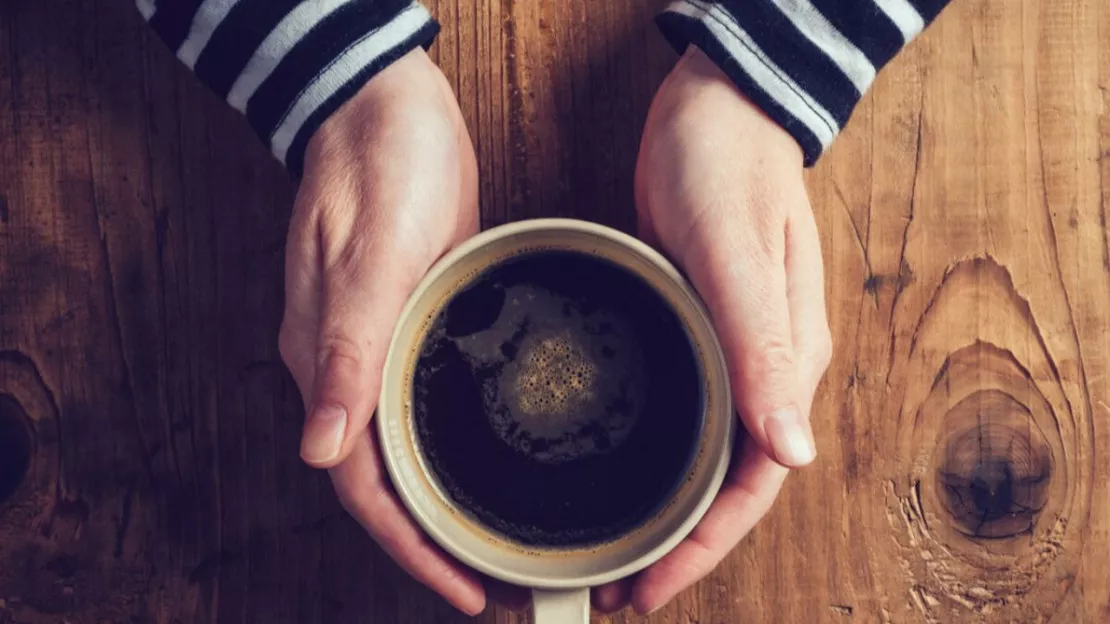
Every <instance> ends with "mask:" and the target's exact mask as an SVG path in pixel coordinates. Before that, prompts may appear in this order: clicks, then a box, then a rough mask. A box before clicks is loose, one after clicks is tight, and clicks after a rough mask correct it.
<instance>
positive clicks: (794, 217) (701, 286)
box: [593, 47, 832, 613]
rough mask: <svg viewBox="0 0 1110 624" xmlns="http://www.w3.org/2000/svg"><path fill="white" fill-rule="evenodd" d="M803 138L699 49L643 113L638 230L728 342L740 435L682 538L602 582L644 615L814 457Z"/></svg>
mask: <svg viewBox="0 0 1110 624" xmlns="http://www.w3.org/2000/svg"><path fill="white" fill-rule="evenodd" d="M802 169H803V167H802V152H801V148H800V147H799V146H798V144H797V143H796V142H795V140H794V139H793V138H792V137H791V136H790V135H789V134H788V133H787V132H786V131H785V130H783V129H782V128H781V127H780V126H778V125H777V124H775V122H773V121H772V120H771V119H769V118H768V117H766V116H765V115H764V114H763V113H762V111H760V110H759V109H758V108H757V107H756V106H755V105H754V104H752V103H751V102H750V101H749V100H748V99H747V98H745V97H744V96H743V95H742V94H741V92H740V91H739V90H738V89H737V88H736V87H735V86H734V84H733V83H732V82H731V81H730V80H729V79H728V77H727V76H726V75H725V74H724V73H723V72H721V70H720V69H718V68H717V66H716V65H714V64H713V62H712V61H711V60H710V59H709V58H708V57H706V56H705V55H704V54H703V53H702V52H701V51H699V50H698V49H697V48H694V47H691V48H690V50H689V51H688V52H687V53H686V55H684V56H683V58H682V59H681V60H680V61H679V63H678V65H677V66H676V67H675V68H674V70H673V71H672V72H671V74H670V75H669V76H668V78H667V79H666V81H665V82H664V83H663V85H662V86H661V87H660V89H659V92H658V93H657V95H656V97H655V101H654V102H653V104H652V107H651V111H650V113H649V114H648V121H647V125H646V127H645V130H644V136H643V141H642V143H641V146H640V157H639V162H638V164H637V168H636V204H637V212H638V215H639V221H640V234H641V236H642V237H643V238H644V239H645V240H647V241H648V242H649V243H651V244H654V245H656V246H659V247H661V248H662V249H663V251H665V252H666V253H667V254H668V255H669V256H670V257H671V258H672V259H673V260H675V261H676V262H678V264H680V265H681V266H682V267H683V268H684V269H685V271H686V273H687V275H689V278H690V280H691V282H692V283H693V285H694V287H695V288H696V289H697V291H698V292H699V294H700V295H701V296H702V298H703V299H704V301H705V303H706V305H707V307H708V308H709V311H710V314H711V316H712V318H713V324H714V328H715V330H716V332H717V335H718V336H719V338H720V340H721V345H722V347H723V349H724V352H725V359H726V360H727V363H728V368H729V379H730V382H731V384H732V392H733V396H734V399H735V405H736V409H737V411H738V412H739V414H740V418H741V420H742V422H743V425H744V429H745V431H744V432H742V433H741V434H740V435H739V436H738V442H737V447H736V450H735V454H734V456H733V459H732V464H731V466H730V468H729V473H728V476H727V478H726V480H725V483H724V485H723V486H722V488H721V491H720V493H719V494H718V495H717V498H716V500H715V501H714V502H713V504H712V506H711V507H710V508H709V511H708V512H707V513H706V515H705V517H704V518H703V519H702V521H701V522H700V523H699V524H698V526H697V527H696V528H695V529H694V531H693V532H692V533H691V534H690V535H689V536H688V537H687V538H686V540H685V541H683V542H682V543H681V544H679V546H678V547H677V548H676V549H675V550H673V551H671V552H670V553H669V554H667V555H666V556H664V557H663V558H662V559H661V560H659V561H658V562H657V563H655V564H654V565H652V566H650V567H649V568H647V569H646V570H644V571H643V572H641V573H640V574H639V575H637V576H636V577H634V578H632V579H625V580H623V581H618V582H616V583H612V584H609V585H606V586H603V587H600V588H597V589H596V590H595V591H594V596H593V598H594V604H595V606H596V607H597V608H598V609H600V610H602V611H614V610H617V609H620V608H622V607H623V606H624V605H625V604H627V603H628V602H629V601H631V603H632V605H633V607H634V608H635V609H636V610H637V611H639V612H640V613H649V612H651V611H654V610H656V609H658V608H659V607H661V606H663V605H664V604H666V603H667V602H668V601H670V600H671V599H672V598H673V597H674V596H675V595H676V594H677V593H678V592H680V591H682V590H683V589H685V588H686V587H688V586H690V585H692V584H694V583H695V582H697V581H698V580H699V579H701V578H702V577H704V576H705V575H706V574H708V573H709V572H710V571H712V570H713V568H715V567H716V566H717V564H718V563H720V561H721V560H722V559H723V558H724V557H725V555H727V554H728V553H729V551H730V550H732V548H733V547H734V546H736V544H737V543H738V542H739V541H740V539H741V538H743V537H744V536H745V535H746V534H747V533H748V532H749V531H750V530H751V529H752V527H753V526H754V525H755V524H756V522H758V521H759V520H760V519H761V518H762V517H763V516H764V514H766V513H767V511H768V510H769V509H770V507H771V504H772V503H773V502H774V500H775V497H776V496H777V495H778V492H779V489H780V488H781V487H782V484H783V481H784V479H785V478H786V474H787V470H788V468H793V467H800V466H804V465H806V464H808V463H810V462H812V461H813V459H814V457H815V454H816V450H815V447H814V442H813V434H812V432H811V430H810V425H809V412H810V408H811V406H812V403H813V397H814V394H815V392H816V389H817V384H818V383H819V382H820V380H821V377H822V376H823V375H824V373H825V370H826V368H827V367H828V364H829V359H830V357H831V353H832V351H831V340H830V335H829V328H828V321H827V320H826V316H825V297H824V285H823V281H824V278H823V267H822V264H821V247H820V239H819V237H818V234H817V227H816V223H815V222H814V218H813V213H812V211H811V209H810V205H809V199H808V197H807V195H806V190H805V186H804V184H803V180H802Z"/></svg>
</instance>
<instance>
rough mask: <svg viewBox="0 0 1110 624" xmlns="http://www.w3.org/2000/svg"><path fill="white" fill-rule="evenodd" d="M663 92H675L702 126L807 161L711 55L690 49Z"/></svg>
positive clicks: (772, 120) (678, 64)
mask: <svg viewBox="0 0 1110 624" xmlns="http://www.w3.org/2000/svg"><path fill="white" fill-rule="evenodd" d="M663 89H666V90H668V91H670V92H672V93H673V94H674V95H675V97H676V98H677V100H678V101H679V102H684V103H685V104H684V106H689V107H692V108H693V113H692V114H693V115H695V116H696V117H698V118H700V123H712V124H715V125H720V126H722V127H726V128H732V129H736V130H737V132H739V133H740V134H741V135H742V136H740V137H738V139H739V140H743V141H745V142H748V143H750V144H752V145H754V146H758V148H759V150H760V151H763V152H773V153H777V154H781V155H783V156H784V157H786V158H789V159H791V160H797V163H798V167H799V168H801V167H802V165H803V161H804V153H803V150H802V146H801V145H799V143H798V141H797V140H796V139H795V138H794V136H792V135H791V133H790V132H788V131H787V130H786V129H785V128H783V126H782V125H780V124H779V123H778V122H777V121H775V120H774V119H773V118H771V117H770V116H769V115H768V114H767V113H766V112H765V111H764V110H763V109H762V108H760V107H759V106H758V105H757V104H756V103H755V102H754V101H752V99H751V98H749V97H748V95H747V94H745V93H744V92H743V91H742V90H741V89H740V88H739V87H737V86H736V83H735V82H734V81H733V80H732V79H731V78H729V76H728V75H727V74H726V73H725V72H724V71H722V70H721V68H720V67H719V66H718V65H717V63H716V62H714V61H713V60H712V59H711V58H710V57H709V56H708V55H706V54H705V53H704V52H703V51H702V50H701V49H700V48H698V47H697V46H696V45H693V44H691V45H689V46H687V48H686V51H685V52H684V53H683V55H682V56H681V57H680V58H679V60H678V62H677V63H676V64H675V66H674V68H673V69H672V70H671V73H670V75H668V77H667V80H666V82H665V83H664V87H663Z"/></svg>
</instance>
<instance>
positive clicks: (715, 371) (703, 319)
mask: <svg viewBox="0 0 1110 624" xmlns="http://www.w3.org/2000/svg"><path fill="white" fill-rule="evenodd" d="M537 231H549V232H560V231H562V232H567V233H570V234H577V235H586V236H592V237H598V238H600V239H603V240H604V241H607V242H608V243H610V244H614V245H616V246H617V247H619V248H624V249H625V250H626V251H627V252H629V253H631V254H633V255H635V256H638V257H639V258H640V259H641V260H643V261H645V262H647V263H648V264H649V265H651V267H652V269H654V270H655V271H658V272H659V273H660V274H661V275H662V277H663V279H665V280H666V281H667V282H668V284H669V285H670V286H672V287H674V288H676V289H677V290H678V291H679V293H681V295H682V296H683V297H682V298H683V299H684V301H683V302H676V301H674V300H672V298H670V297H665V299H666V301H667V303H668V306H669V307H671V308H672V309H674V312H675V313H676V314H678V315H679V316H680V317H682V318H683V319H684V323H698V324H699V325H702V326H704V328H705V330H707V331H706V334H707V337H708V340H707V342H709V344H706V345H704V347H703V348H700V349H698V351H700V354H699V360H700V361H699V365H700V366H701V367H702V369H703V371H702V372H701V375H702V376H703V377H704V380H703V381H704V383H707V384H708V383H709V381H708V379H709V377H710V375H711V374H712V375H715V376H716V377H719V378H721V380H720V382H718V383H719V385H723V388H719V390H720V392H719V394H720V395H721V396H720V397H719V398H718V401H719V405H718V406H716V407H714V408H711V407H710V406H709V405H708V402H707V404H706V406H705V407H704V408H703V409H704V410H705V411H704V413H703V415H702V424H701V426H700V429H701V432H700V435H699V439H698V440H697V443H696V444H695V445H694V446H693V447H692V449H691V450H692V452H694V453H695V459H694V460H693V461H694V462H695V464H696V463H698V462H704V463H705V466H704V467H703V470H704V471H705V472H707V473H708V483H707V484H706V487H704V488H701V490H700V491H695V492H691V493H688V494H687V497H686V498H687V499H689V500H692V501H693V503H692V505H690V507H691V509H690V513H689V514H688V515H687V516H686V517H685V518H683V519H681V521H680V522H678V524H677V526H676V527H674V528H673V529H671V530H670V531H669V532H667V533H665V534H664V535H663V536H662V537H661V538H658V539H655V540H651V542H650V544H651V545H650V547H648V548H647V550H646V552H643V553H642V554H640V555H639V556H636V557H634V558H632V559H631V560H629V561H626V562H625V563H623V564H621V565H616V566H612V567H611V568H608V569H604V570H602V571H600V572H595V573H591V574H583V575H579V576H573V577H569V578H560V577H556V576H554V575H553V576H552V577H546V578H545V577H544V576H543V575H542V574H528V573H522V572H517V571H513V570H508V569H506V568H505V567H501V566H498V565H497V563H496V562H494V561H491V559H493V558H496V553H493V554H490V553H486V555H487V556H482V553H479V552H475V550H476V549H471V548H467V547H466V546H464V545H463V544H461V543H460V541H459V540H456V539H454V538H453V537H452V535H451V532H449V530H448V529H447V528H446V527H444V526H442V524H443V522H444V520H441V518H440V517H439V515H438V514H434V513H432V511H433V510H432V509H431V503H429V502H427V501H426V500H422V499H427V498H428V494H427V492H419V493H417V492H414V491H413V488H412V486H411V483H410V479H408V478H405V477H406V475H405V474H404V473H405V468H406V467H405V466H403V465H402V462H403V461H405V460H406V459H408V460H410V461H415V463H416V464H417V465H418V466H419V468H420V472H422V473H423V475H422V476H423V478H424V479H425V480H427V481H429V482H431V484H432V485H431V489H432V490H435V491H436V493H437V494H439V496H440V497H441V498H443V497H444V496H443V493H442V492H439V491H438V489H439V488H438V486H437V485H436V484H435V482H436V478H435V476H434V473H433V474H429V473H430V468H429V467H428V466H426V465H425V462H424V459H423V457H421V453H420V452H419V450H418V449H416V448H413V449H412V452H411V453H407V454H411V455H414V456H415V457H409V458H406V457H402V456H400V455H405V454H406V453H405V452H404V451H402V450H400V449H399V448H398V447H401V446H404V445H400V444H396V443H397V442H398V440H397V437H398V436H401V435H402V434H401V429H402V427H401V426H400V425H405V424H407V421H408V420H409V418H408V414H407V410H405V409H400V410H392V411H391V408H392V406H393V405H394V404H395V403H396V398H395V397H394V396H393V395H392V392H399V393H401V394H402V396H403V395H404V394H406V390H405V388H392V386H393V385H395V384H390V383H389V382H388V380H389V379H390V378H391V377H393V376H394V374H396V369H397V368H398V367H400V372H401V373H402V375H401V377H402V379H404V378H405V376H404V374H403V373H405V371H406V369H407V368H409V364H410V360H411V359H412V354H411V353H410V351H411V347H408V346H405V347H404V348H402V346H401V345H399V343H401V342H405V340H404V337H405V336H404V334H405V331H404V327H405V326H406V324H407V322H408V321H409V320H410V319H411V318H412V317H413V315H414V314H417V313H418V312H419V313H423V312H424V311H426V310H421V308H428V307H433V306H427V305H423V306H422V305H421V304H423V303H424V301H423V300H424V298H425V295H426V294H427V292H428V291H429V290H430V289H431V288H432V287H433V286H435V285H438V284H439V283H440V282H441V280H442V279H443V278H444V276H445V275H446V274H447V272H448V270H449V269H451V268H453V267H454V266H455V265H456V264H458V263H460V261H462V260H465V259H466V258H468V257H470V256H471V255H472V254H474V253H476V252H480V251H481V250H482V249H484V248H486V247H489V246H491V245H493V244H495V243H497V242H498V241H500V240H503V239H507V238H511V237H514V236H518V235H522V234H528V233H532V232H537ZM571 250H573V249H572V248H571ZM501 261H502V259H498V260H495V261H493V262H490V263H489V264H488V265H486V266H485V267H483V269H482V270H485V269H488V268H490V267H492V266H494V265H496V264H497V263H498V262H501ZM637 277H639V278H640V279H642V280H645V281H648V283H650V280H649V279H648V277H647V276H645V275H642V274H638V275H637ZM453 294H455V293H452V295H449V296H453ZM661 294H662V293H661ZM683 304H685V309H683V307H684V306H683ZM440 305H442V302H441V303H439V304H436V306H434V307H435V308H436V309H438V307H439V306H440ZM687 316H691V317H693V318H687ZM688 331H692V328H688ZM425 333H426V328H425V329H424V330H423V331H421V332H420V334H421V335H420V337H418V338H417V339H416V340H412V341H409V342H414V343H416V342H420V341H422V340H423V337H424V334H425ZM691 339H693V337H691ZM394 411H397V412H400V413H393V412H394ZM715 414H716V415H717V416H715ZM713 417H717V418H721V419H723V422H722V423H721V426H722V427H723V430H724V434H725V435H723V436H721V439H719V440H707V439H706V437H707V436H708V431H710V427H709V425H710V422H709V421H710V418H713ZM375 420H376V421H377V422H376V427H377V430H378V436H379V440H380V450H381V454H382V459H383V461H384V463H385V466H386V470H387V472H388V474H389V477H390V481H391V483H392V485H393V487H394V489H395V490H396V492H397V494H398V496H399V497H400V499H401V501H402V503H403V504H404V506H405V508H406V511H408V513H410V514H411V515H412V517H413V518H414V519H415V520H416V522H417V524H418V525H419V526H420V528H421V529H422V530H423V531H424V532H425V533H426V534H427V535H428V536H429V537H430V538H431V539H432V540H433V541H434V542H435V543H436V544H437V545H439V546H440V547H442V548H443V549H444V550H446V551H447V552H448V553H449V554H450V555H451V556H453V557H455V558H457V559H458V560H459V561H461V562H462V563H464V564H465V565H467V566H469V567H471V568H473V569H475V570H478V571H479V572H482V573H484V574H487V575H489V576H491V577H494V578H497V579H499V580H502V581H505V582H508V583H512V584H515V585H519V586H524V587H532V588H541V589H573V588H580V587H592V586H596V585H602V584H605V583H608V582H610V581H614V580H617V579H620V578H624V577H626V576H629V575H631V574H633V573H635V572H637V571H639V570H642V569H643V568H645V567H647V566H648V565H650V564H652V563H654V562H655V561H657V560H659V559H660V558H662V557H663V556H664V555H665V554H666V553H668V552H670V551H671V550H673V549H674V548H675V547H676V546H677V545H678V544H679V543H680V542H681V541H682V540H683V539H685V538H686V536H687V535H689V533H690V532H691V531H692V530H693V529H694V527H695V526H696V525H697V523H698V522H700V521H701V519H702V517H703V516H704V515H705V512H706V511H707V510H708V508H709V505H710V504H712V502H713V500H714V499H715V498H716V495H717V492H718V491H719V490H720V487H721V484H722V483H723V481H724V478H725V473H726V472H727V470H728V465H729V461H730V459H731V455H732V449H733V443H734V440H735V436H736V422H735V421H736V419H735V417H734V416H733V408H732V396H731V389H730V387H729V379H728V374H727V369H726V368H725V362H724V355H723V352H722V349H721V346H720V342H719V340H718V338H717V336H716V333H715V332H714V330H713V325H712V322H711V319H710V317H709V313H708V311H707V310H706V309H705V306H704V304H703V303H702V301H701V299H700V297H698V295H697V293H696V292H695V291H694V289H693V287H692V286H691V285H690V284H689V283H688V282H687V281H686V279H685V278H684V277H683V276H682V274H681V273H679V271H678V269H677V268H675V267H674V265H672V264H671V263H670V262H669V261H668V260H667V259H666V258H664V257H663V256H662V254H660V253H659V252H657V251H655V250H654V249H652V248H651V247H650V246H648V245H647V244H645V243H643V242H642V241H640V240H639V239H636V238H635V237H633V236H630V235H628V234H625V233H624V232H621V231H619V230H615V229H613V228H610V227H607V226H604V225H601V224H597V223H592V222H588V221H582V220H577V219H565V218H544V219H530V220H525V221H518V222H513V223H509V224H505V225H500V226H497V227H494V228H490V229H488V230H485V231H482V232H480V233H479V234H477V235H475V236H473V237H471V238H469V239H467V240H466V241H464V242H463V243H461V244H460V245H458V246H457V247H455V248H454V249H452V250H451V251H450V252H448V253H447V254H445V255H444V256H443V257H442V258H441V259H440V260H439V261H437V262H436V263H435V264H434V265H433V266H432V267H431V269H429V271H428V273H427V274H426V275H425V277H424V278H423V279H422V280H421V281H420V283H419V284H418V286H417V287H416V289H415V290H414V291H413V293H412V295H411V296H410V297H409V299H408V301H406V303H405V306H404V307H403V308H402V311H401V314H400V316H399V317H398V321H397V324H396V327H395V330H394V335H393V337H392V339H391V341H390V346H389V350H388V353H387V355H386V360H385V365H384V367H383V373H382V388H381V394H380V397H379V402H378V410H377V415H376V419H375ZM706 448H708V456H707V457H703V458H699V457H697V456H696V455H698V454H700V453H703V452H706V451H705V450H703V449H706ZM694 470H695V467H694V465H691V467H689V468H688V473H687V477H690V475H692V474H694ZM684 489H687V486H686V485H685V484H684V485H680V486H678V489H677V490H675V491H674V492H673V493H672V495H671V502H673V501H674V500H677V499H679V498H680V497H681V496H682V494H683V490H684ZM449 506H450V505H449ZM661 516H663V511H658V512H656V513H655V515H654V516H653V519H652V520H654V519H657V518H659V517H661ZM447 522H451V523H454V524H458V525H462V524H464V522H463V521H461V520H460V519H458V518H452V519H450V520H447ZM650 522H651V521H649V523H650ZM475 524H479V525H480V523H475ZM481 526H482V528H483V529H484V530H485V532H486V533H487V534H488V535H490V536H493V535H496V532H495V531H493V530H492V529H489V528H488V527H484V525H481ZM638 530H639V529H633V532H636V531H638ZM622 539H623V538H622V537H618V538H616V539H614V540H612V541H611V542H609V544H617V543H619V542H620V541H621V540H622ZM503 541H506V542H509V541H511V540H503ZM488 547H489V549H490V550H491V551H494V550H495V549H497V548H500V546H497V545H495V543H492V540H491V543H489V544H488ZM519 548H520V549H521V550H527V547H526V546H524V545H520V546H519ZM539 550H540V551H542V552H544V554H545V555H548V556H552V555H553V556H558V553H557V552H548V551H547V550H546V549H539Z"/></svg>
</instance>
